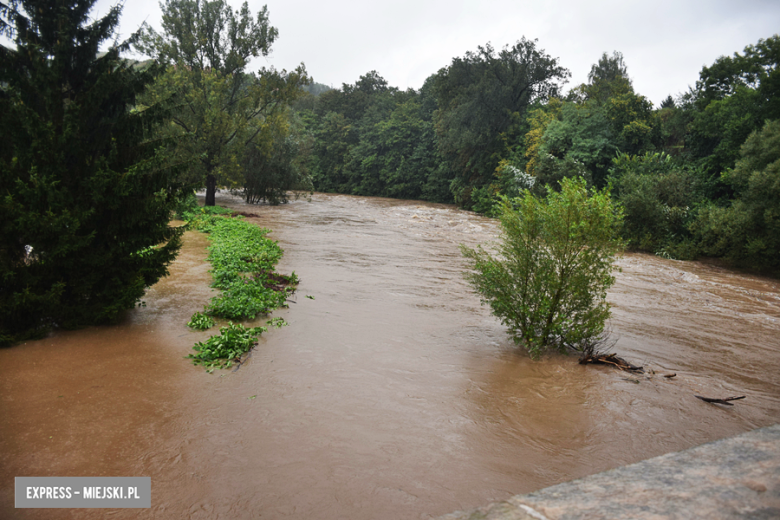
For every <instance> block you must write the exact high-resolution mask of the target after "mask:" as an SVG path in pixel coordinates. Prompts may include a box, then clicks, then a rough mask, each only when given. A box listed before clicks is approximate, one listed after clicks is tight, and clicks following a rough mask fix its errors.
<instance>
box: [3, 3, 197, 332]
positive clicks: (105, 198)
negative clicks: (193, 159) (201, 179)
mask: <svg viewBox="0 0 780 520" xmlns="http://www.w3.org/2000/svg"><path fill="white" fill-rule="evenodd" d="M93 4H94V1H91V0H58V1H50V2H38V1H32V0H30V1H23V2H19V3H18V5H17V7H19V10H17V11H10V12H4V13H3V15H4V16H8V22H9V24H10V25H8V26H7V27H8V28H10V27H13V29H14V35H15V43H16V49H15V50H14V49H10V48H7V47H0V113H2V117H0V141H1V142H2V143H3V144H2V147H0V184H2V186H3V193H2V195H0V336H2V339H0V343H3V344H7V343H10V342H12V341H18V340H21V339H24V338H28V337H32V336H35V335H37V334H40V333H42V332H43V331H45V330H46V329H47V327H48V326H49V325H52V324H54V325H58V326H62V327H67V328H75V327H81V326H84V325H88V324H95V323H106V322H112V321H115V320H116V319H117V318H118V317H119V315H120V313H121V312H122V311H123V310H125V309H130V308H133V307H134V305H135V303H136V301H137V300H138V299H139V298H140V297H141V296H142V295H143V293H144V291H145V289H146V287H148V286H150V285H152V284H154V283H155V282H156V281H157V280H159V279H160V278H161V277H162V276H164V275H165V274H167V265H168V264H169V263H170V262H171V261H172V260H173V258H174V257H175V255H176V252H177V251H178V248H179V245H180V242H179V236H180V232H181V230H176V229H172V228H170V227H169V226H168V222H169V219H170V215H171V213H172V211H173V209H174V207H175V204H176V201H177V200H178V199H179V198H180V195H181V193H182V192H181V187H180V186H179V185H178V184H177V182H176V181H175V175H176V173H177V172H176V169H174V168H172V167H171V165H170V161H169V160H168V158H167V157H166V156H165V155H164V153H163V149H164V147H165V146H166V145H168V144H169V143H165V142H161V141H153V140H151V139H150V138H151V136H152V135H154V128H155V126H156V125H158V124H160V123H162V121H163V118H164V117H165V115H166V113H165V111H164V110H163V109H162V108H161V107H160V106H159V105H156V104H151V105H149V106H146V107H138V106H137V102H136V100H137V96H138V95H139V94H140V93H141V92H142V90H143V89H144V88H145V86H146V85H147V84H149V83H150V82H151V81H152V79H153V78H152V75H151V73H152V72H153V71H154V70H153V69H147V70H145V71H139V70H137V69H135V68H133V67H132V65H131V63H130V62H128V61H127V60H123V59H122V58H120V52H124V51H126V50H128V47H129V45H130V42H125V43H122V44H116V43H115V44H114V45H112V46H111V47H110V48H109V49H108V51H107V52H106V53H104V54H102V55H100V56H98V49H99V47H100V45H101V43H103V42H106V41H107V40H108V41H111V40H112V38H113V36H114V34H115V30H116V28H117V26H118V23H119V16H120V12H121V6H115V7H113V8H111V9H109V10H108V13H107V14H106V15H105V16H104V17H103V18H101V19H99V20H97V21H94V22H89V21H88V20H89V13H90V10H91V8H92V6H93Z"/></svg>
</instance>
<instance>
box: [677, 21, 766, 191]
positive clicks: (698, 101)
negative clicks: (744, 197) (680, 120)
mask: <svg viewBox="0 0 780 520" xmlns="http://www.w3.org/2000/svg"><path fill="white" fill-rule="evenodd" d="M778 65H780V36H778V35H774V36H772V37H770V38H767V39H765V40H764V39H762V40H759V41H758V43H756V44H755V45H748V46H747V47H745V49H744V51H743V52H742V53H734V55H733V56H723V57H720V58H718V59H717V60H715V63H713V64H712V65H711V66H709V67H704V68H702V70H701V72H700V73H699V81H697V83H696V88H695V89H694V90H693V91H692V92H691V93H690V94H689V96H690V98H691V100H690V106H689V110H690V111H691V112H692V116H691V118H692V122H691V124H690V133H689V135H688V137H687V145H688V147H689V148H690V150H691V152H692V154H693V156H694V157H696V158H698V159H699V160H700V161H701V162H702V164H703V165H704V167H705V168H706V171H707V173H708V174H709V175H710V177H711V178H713V179H718V178H719V176H720V174H721V173H722V172H724V171H726V170H728V169H729V168H733V167H734V165H735V164H736V162H737V160H738V159H739V158H740V147H741V146H742V144H743V143H744V142H745V140H746V139H747V137H748V136H749V135H750V134H751V133H752V132H754V131H756V130H759V129H760V128H761V127H762V126H763V124H764V122H765V121H766V120H768V119H772V120H774V119H780V68H779V67H778ZM730 195H733V192H732V191H731V190H730V189H729V186H728V185H726V184H720V185H719V186H718V187H716V189H713V190H712V193H711V196H713V197H725V196H730Z"/></svg>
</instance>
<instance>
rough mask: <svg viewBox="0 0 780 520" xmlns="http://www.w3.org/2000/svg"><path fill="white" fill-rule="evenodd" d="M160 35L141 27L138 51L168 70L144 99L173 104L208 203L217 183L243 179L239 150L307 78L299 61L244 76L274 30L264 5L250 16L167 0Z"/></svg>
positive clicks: (220, 1)
mask: <svg viewBox="0 0 780 520" xmlns="http://www.w3.org/2000/svg"><path fill="white" fill-rule="evenodd" d="M160 7H161V8H162V11H163V34H158V33H157V32H156V31H154V29H152V28H151V27H149V26H145V29H144V33H143V36H142V38H141V41H140V42H139V44H138V45H137V47H138V49H139V50H140V51H142V52H144V53H145V54H147V55H149V56H152V57H154V58H155V59H156V61H157V62H158V63H161V64H163V65H165V66H167V67H168V70H167V71H166V73H165V74H164V75H163V76H162V77H161V78H160V79H159V80H158V81H157V82H156V83H155V84H154V85H153V86H152V87H151V88H150V90H149V92H148V99H150V100H153V101H160V100H163V99H173V100H174V101H175V102H176V103H178V104H179V106H180V108H179V110H178V111H177V112H176V113H175V114H174V118H173V123H174V126H173V127H171V128H169V129H168V131H169V132H171V133H175V134H176V133H178V134H180V135H183V136H185V137H186V146H185V147H184V148H183V150H182V152H183V153H184V154H185V155H186V156H189V157H191V158H197V159H198V160H199V161H200V165H199V168H198V169H197V170H196V172H195V173H196V174H197V175H198V177H199V178H200V179H202V180H200V181H199V183H200V184H201V185H202V184H203V183H204V182H205V186H206V205H214V203H215V198H214V196H215V193H216V188H217V185H218V184H219V185H223V186H228V187H237V186H238V185H240V184H241V183H242V182H243V179H244V175H243V173H244V172H243V169H242V165H243V164H244V154H245V153H246V152H247V150H248V149H250V148H251V145H257V144H258V140H259V139H260V138H261V137H262V136H269V138H270V136H272V135H273V132H263V128H264V125H265V121H266V120H267V119H269V120H270V119H273V116H274V115H276V114H278V113H279V112H284V111H285V110H286V108H287V107H288V106H289V105H290V103H292V102H293V101H294V100H295V99H296V98H297V97H299V96H301V95H302V94H303V91H302V90H301V87H302V86H304V85H306V84H308V83H309V78H308V76H307V75H306V70H305V68H304V67H303V65H301V66H299V67H298V68H297V69H296V70H294V71H292V72H290V73H288V72H287V71H284V70H282V71H276V70H275V69H273V68H271V69H265V68H263V69H261V70H260V71H259V73H258V75H257V76H255V75H252V74H247V73H245V69H246V66H247V63H248V60H249V59H250V58H251V57H257V56H261V55H262V56H266V55H268V53H269V52H270V49H271V45H272V44H273V42H274V41H275V40H276V37H277V35H278V32H277V30H276V29H275V28H274V27H271V26H270V25H269V20H268V10H267V8H266V7H263V8H262V9H261V10H260V11H259V12H258V13H257V17H256V19H253V18H252V15H251V13H250V11H249V7H248V5H247V3H246V2H244V4H243V6H242V7H241V9H240V10H236V11H234V10H233V9H232V8H231V7H230V6H229V5H227V3H226V2H225V1H224V0H212V1H208V0H165V2H164V3H161V4H160Z"/></svg>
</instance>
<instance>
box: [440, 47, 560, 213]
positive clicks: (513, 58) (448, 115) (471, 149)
mask: <svg viewBox="0 0 780 520" xmlns="http://www.w3.org/2000/svg"><path fill="white" fill-rule="evenodd" d="M569 76H570V73H569V71H568V70H566V69H564V68H563V67H561V66H560V65H559V64H558V60H557V59H555V58H552V57H550V56H548V55H547V54H545V53H544V51H543V50H541V49H537V47H536V41H534V40H526V39H525V38H523V39H521V40H520V41H518V42H517V43H516V44H515V45H514V46H512V47H505V48H504V49H502V50H501V51H499V52H495V51H494V49H493V48H492V47H491V46H490V45H486V46H485V47H478V49H477V52H468V53H466V55H465V56H464V57H463V58H455V59H453V60H452V63H451V64H450V66H449V67H447V68H446V69H442V70H441V71H439V73H438V75H437V77H436V81H435V84H434V85H435V93H436V98H437V103H438V107H439V110H438V111H437V112H436V114H435V124H436V132H437V135H438V148H439V153H440V155H441V156H442V157H443V158H444V159H445V160H446V161H447V163H448V167H449V169H450V170H451V171H452V172H453V173H454V177H455V180H454V182H453V184H452V190H453V196H454V198H455V201H456V202H457V203H459V204H461V205H462V206H464V207H467V208H470V207H471V206H472V205H473V203H474V200H473V199H472V191H473V190H474V189H475V188H480V187H482V186H484V185H486V184H489V183H490V182H491V181H492V174H493V171H494V170H495V168H496V166H497V165H498V163H499V161H500V160H501V159H502V158H505V154H506V153H507V149H506V144H507V142H514V141H516V140H517V139H518V138H519V137H520V136H521V135H522V134H523V133H524V132H523V130H524V129H525V127H524V124H523V123H524V121H523V116H524V114H525V111H526V109H527V107H528V106H529V105H530V104H531V103H532V102H534V101H537V100H545V99H548V98H549V97H552V96H555V95H557V93H558V84H557V82H559V81H565V80H566V78H568V77H569Z"/></svg>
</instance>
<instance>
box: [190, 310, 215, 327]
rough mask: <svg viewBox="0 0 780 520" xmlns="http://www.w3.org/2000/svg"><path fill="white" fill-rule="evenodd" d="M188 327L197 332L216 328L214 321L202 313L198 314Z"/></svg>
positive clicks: (193, 317)
mask: <svg viewBox="0 0 780 520" xmlns="http://www.w3.org/2000/svg"><path fill="white" fill-rule="evenodd" d="M187 326H188V327H190V328H191V329H195V330H206V329H210V328H211V327H213V326H214V320H213V319H211V317H209V316H206V315H205V314H203V313H202V312H196V313H195V314H193V315H192V318H190V321H188V322H187Z"/></svg>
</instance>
